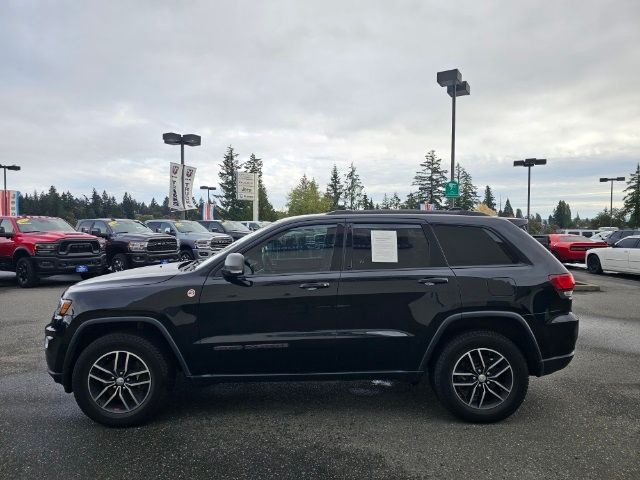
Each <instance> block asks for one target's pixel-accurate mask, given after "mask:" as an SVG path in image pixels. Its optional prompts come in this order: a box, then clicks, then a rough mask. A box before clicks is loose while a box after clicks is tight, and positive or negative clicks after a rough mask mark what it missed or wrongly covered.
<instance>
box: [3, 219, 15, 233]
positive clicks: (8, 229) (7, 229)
mask: <svg viewBox="0 0 640 480" xmlns="http://www.w3.org/2000/svg"><path fill="white" fill-rule="evenodd" d="M0 227H3V228H4V233H13V223H11V220H9V219H8V218H5V219H3V220H2V221H1V222H0Z"/></svg>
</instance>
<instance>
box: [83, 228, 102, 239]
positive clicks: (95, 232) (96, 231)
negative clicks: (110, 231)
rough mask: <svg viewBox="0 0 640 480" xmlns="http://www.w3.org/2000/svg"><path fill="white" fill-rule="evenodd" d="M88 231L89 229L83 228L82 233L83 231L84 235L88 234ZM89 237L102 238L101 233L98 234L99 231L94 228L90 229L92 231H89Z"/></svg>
mask: <svg viewBox="0 0 640 480" xmlns="http://www.w3.org/2000/svg"><path fill="white" fill-rule="evenodd" d="M88 230H89V229H87V228H83V229H82V231H83V232H84V233H89V232H88ZM91 235H94V236H96V237H104V235H103V234H102V232H100V230H98V229H97V228H94V229H92V230H91Z"/></svg>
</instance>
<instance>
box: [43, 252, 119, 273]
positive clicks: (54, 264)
mask: <svg viewBox="0 0 640 480" xmlns="http://www.w3.org/2000/svg"><path fill="white" fill-rule="evenodd" d="M106 258H107V257H106V255H104V254H103V255H93V256H87V257H63V258H61V257H54V256H38V255H36V256H35V257H32V261H33V265H34V266H35V267H36V272H37V273H38V274H39V275H58V274H64V273H76V267H79V266H82V265H83V266H86V267H87V270H88V271H89V272H91V273H99V272H101V271H102V270H103V269H104V266H105V264H106Z"/></svg>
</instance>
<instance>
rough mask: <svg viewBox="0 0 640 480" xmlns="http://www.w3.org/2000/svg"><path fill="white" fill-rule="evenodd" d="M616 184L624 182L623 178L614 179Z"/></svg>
mask: <svg viewBox="0 0 640 480" xmlns="http://www.w3.org/2000/svg"><path fill="white" fill-rule="evenodd" d="M616 182H624V177H618V178H616Z"/></svg>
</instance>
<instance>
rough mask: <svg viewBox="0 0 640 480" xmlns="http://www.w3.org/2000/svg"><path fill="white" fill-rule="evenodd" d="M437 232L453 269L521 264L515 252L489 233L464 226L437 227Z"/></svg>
mask: <svg viewBox="0 0 640 480" xmlns="http://www.w3.org/2000/svg"><path fill="white" fill-rule="evenodd" d="M433 229H434V230H435V232H436V236H437V237H438V241H439V242H440V245H441V246H442V249H443V250H444V255H445V257H446V258H447V261H448V262H449V265H451V266H453V267H456V266H457V267H461V266H473V265H509V264H513V263H518V259H517V257H516V256H515V255H514V254H513V253H512V251H511V248H510V247H509V246H508V245H507V244H506V243H505V242H504V241H503V240H502V239H501V238H500V237H499V236H498V235H496V234H495V233H493V232H492V231H491V230H489V229H486V228H483V227H471V226H461V225H434V227H433Z"/></svg>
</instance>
